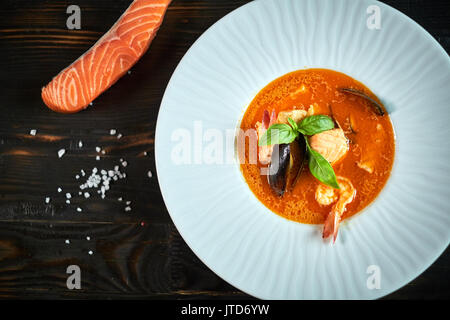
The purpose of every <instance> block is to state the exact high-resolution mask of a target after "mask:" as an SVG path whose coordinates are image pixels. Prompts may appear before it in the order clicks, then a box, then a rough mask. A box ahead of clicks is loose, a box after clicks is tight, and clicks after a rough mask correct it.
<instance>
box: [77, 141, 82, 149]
mask: <svg viewBox="0 0 450 320" xmlns="http://www.w3.org/2000/svg"><path fill="white" fill-rule="evenodd" d="M78 148H83V141H81V140H80V141H79V142H78Z"/></svg>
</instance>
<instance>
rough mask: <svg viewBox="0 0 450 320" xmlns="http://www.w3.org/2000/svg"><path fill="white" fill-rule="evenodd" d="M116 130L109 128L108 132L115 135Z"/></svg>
mask: <svg viewBox="0 0 450 320" xmlns="http://www.w3.org/2000/svg"><path fill="white" fill-rule="evenodd" d="M116 132H117V130H116V129H111V130H109V134H110V135H112V136H113V135H115V134H116Z"/></svg>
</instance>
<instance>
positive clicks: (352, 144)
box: [240, 69, 395, 224]
mask: <svg viewBox="0 0 450 320" xmlns="http://www.w3.org/2000/svg"><path fill="white" fill-rule="evenodd" d="M340 87H351V88H354V89H358V90H360V91H364V92H365V93H366V94H368V95H370V96H371V97H372V98H374V99H375V100H377V101H379V100H378V98H377V97H376V96H375V95H374V94H373V93H372V92H371V91H370V90H369V89H368V88H367V87H365V86H364V85H363V84H362V83H360V82H358V81H356V80H354V79H353V78H351V77H349V76H347V75H345V74H343V73H340V72H336V71H332V70H328V69H306V70H299V71H295V72H291V73H288V74H286V75H284V76H282V77H280V78H278V79H276V80H274V81H273V82H271V83H270V84H269V85H267V86H266V87H265V88H263V89H262V90H261V91H260V92H259V93H258V95H257V96H256V97H255V98H254V99H253V101H252V102H251V104H250V105H249V107H248V108H247V110H246V112H245V114H244V117H243V119H242V121H241V124H240V128H241V129H242V130H243V131H244V132H245V130H248V129H255V125H256V123H257V122H258V121H259V122H261V119H262V116H263V112H264V110H265V109H267V110H268V111H269V112H271V111H272V110H273V109H274V110H275V111H276V112H277V114H278V113H279V112H280V111H290V110H293V109H303V110H306V111H308V110H309V108H310V106H311V105H313V108H314V114H324V115H329V116H331V117H333V118H334V119H335V121H336V122H337V123H338V124H339V125H340V126H341V127H342V129H343V130H344V132H345V135H346V137H347V138H348V140H349V151H348V152H347V154H346V156H345V157H344V158H343V159H342V160H340V161H339V162H338V163H336V164H335V165H333V169H334V171H335V173H336V176H342V177H346V178H348V179H349V180H350V181H351V182H352V184H353V186H354V187H355V189H356V196H355V198H354V200H353V201H352V202H351V203H350V204H348V205H347V209H346V212H345V213H344V216H343V218H344V219H345V218H348V217H350V216H352V215H354V214H356V213H357V212H359V211H361V210H362V209H364V208H365V207H366V206H368V205H369V204H370V203H371V202H372V201H373V200H374V199H375V198H376V197H377V195H378V194H379V193H380V191H381V190H382V188H383V187H384V185H385V184H386V181H387V180H388V178H389V175H390V172H391V169H392V165H393V162H394V154H395V136H394V130H393V127H392V123H391V121H390V118H389V115H388V114H387V113H386V114H385V115H384V116H379V115H377V114H376V113H375V112H374V109H373V106H371V105H370V103H369V102H367V101H366V100H364V99H362V98H359V97H356V96H352V95H348V94H343V93H340V92H339V91H338V90H337V89H338V88H340ZM249 144H250V143H249V140H248V139H246V140H245V156H244V155H243V154H241V156H244V157H245V163H242V164H241V171H242V174H243V176H244V179H245V181H246V182H247V184H248V186H249V187H250V189H251V190H252V192H253V193H254V194H255V196H256V197H257V198H258V199H259V200H260V201H261V202H262V203H263V204H264V205H265V206H266V207H267V208H269V209H270V210H272V211H273V212H275V213H276V214H278V215H280V216H282V217H284V218H287V219H289V220H293V221H297V222H301V223H307V224H321V223H324V221H325V218H326V217H327V215H328V213H329V212H330V209H331V207H332V204H331V205H329V206H321V205H319V203H318V202H317V201H316V199H315V191H316V188H317V186H318V185H319V183H320V182H319V181H318V180H317V179H316V178H314V177H313V176H312V174H311V173H310V172H309V168H308V165H307V163H305V165H304V167H303V171H302V173H301V174H300V175H299V177H298V179H297V182H296V184H295V187H294V188H293V189H292V190H291V191H289V192H286V193H285V194H284V195H283V196H282V197H278V196H276V195H275V194H274V193H273V192H272V190H271V188H270V186H269V184H268V182H267V176H265V175H261V173H260V170H261V168H262V167H263V166H262V165H261V164H260V163H257V164H250V163H249V161H248V160H249V152H248V148H249ZM363 160H364V161H370V163H371V164H372V166H371V167H372V168H373V171H372V173H370V172H369V171H367V170H365V169H363V168H361V167H360V166H359V165H358V163H360V164H361V163H363ZM364 163H365V162H364Z"/></svg>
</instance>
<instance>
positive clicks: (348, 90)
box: [338, 88, 384, 116]
mask: <svg viewBox="0 0 450 320" xmlns="http://www.w3.org/2000/svg"><path fill="white" fill-rule="evenodd" d="M338 91H339V92H341V93H350V94H353V95H355V96H358V97H361V98H364V99H366V100H367V101H369V102H370V103H371V104H372V106H373V107H374V110H375V112H376V113H377V114H378V115H379V116H383V115H384V109H383V107H382V106H381V105H380V104H379V103H378V101H376V100H375V99H372V98H371V97H369V96H368V95H367V94H365V93H364V92H362V91H359V90H356V89H353V88H339V89H338Z"/></svg>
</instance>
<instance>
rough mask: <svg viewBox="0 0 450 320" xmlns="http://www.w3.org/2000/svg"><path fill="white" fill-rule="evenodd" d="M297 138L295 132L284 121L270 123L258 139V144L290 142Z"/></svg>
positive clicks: (268, 144)
mask: <svg viewBox="0 0 450 320" xmlns="http://www.w3.org/2000/svg"><path fill="white" fill-rule="evenodd" d="M295 138H297V133H296V132H294V130H293V129H292V128H291V126H289V125H287V124H284V123H277V124H273V125H271V126H270V127H269V128H268V129H267V131H266V132H265V133H264V134H263V136H262V137H261V138H260V139H259V142H258V145H259V146H260V147H261V146H270V145H274V144H283V143H291V142H292V141H294V140H295Z"/></svg>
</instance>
